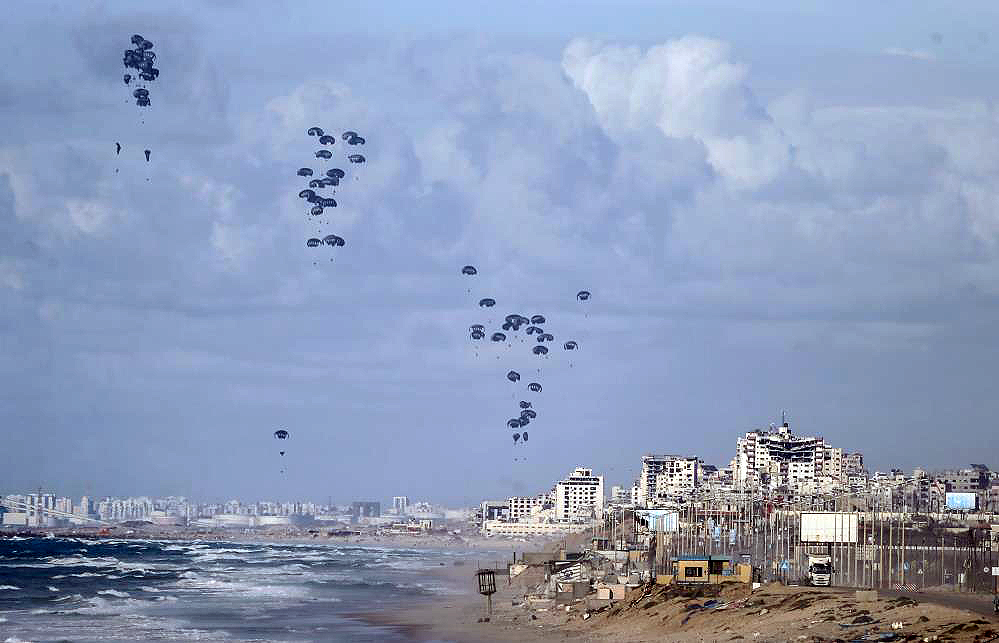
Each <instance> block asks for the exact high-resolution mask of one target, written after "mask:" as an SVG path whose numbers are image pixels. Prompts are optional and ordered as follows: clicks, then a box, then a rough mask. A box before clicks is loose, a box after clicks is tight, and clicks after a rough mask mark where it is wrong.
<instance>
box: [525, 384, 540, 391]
mask: <svg viewBox="0 0 999 643" xmlns="http://www.w3.org/2000/svg"><path fill="white" fill-rule="evenodd" d="M527 388H528V389H529V390H530V391H531V392H532V393H540V392H541V385H540V384H538V383H537V382H531V383H530V384H528V385H527Z"/></svg>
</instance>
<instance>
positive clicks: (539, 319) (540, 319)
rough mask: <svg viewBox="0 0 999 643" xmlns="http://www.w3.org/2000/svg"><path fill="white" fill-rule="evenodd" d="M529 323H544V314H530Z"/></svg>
mask: <svg viewBox="0 0 999 643" xmlns="http://www.w3.org/2000/svg"><path fill="white" fill-rule="evenodd" d="M531 323H532V324H544V323H545V316H544V315H532V316H531Z"/></svg>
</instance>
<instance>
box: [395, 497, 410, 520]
mask: <svg viewBox="0 0 999 643" xmlns="http://www.w3.org/2000/svg"><path fill="white" fill-rule="evenodd" d="M392 509H394V510H395V513H396V514H398V515H400V516H403V515H405V514H406V511H407V510H408V509H409V496H392Z"/></svg>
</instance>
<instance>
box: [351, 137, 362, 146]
mask: <svg viewBox="0 0 999 643" xmlns="http://www.w3.org/2000/svg"><path fill="white" fill-rule="evenodd" d="M347 145H364V137H363V136H351V137H350V138H348V139H347Z"/></svg>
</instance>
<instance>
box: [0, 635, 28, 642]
mask: <svg viewBox="0 0 999 643" xmlns="http://www.w3.org/2000/svg"><path fill="white" fill-rule="evenodd" d="M3 643H31V641H27V640H25V639H19V638H17V637H16V636H8V637H7V638H6V639H4V641H3Z"/></svg>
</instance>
